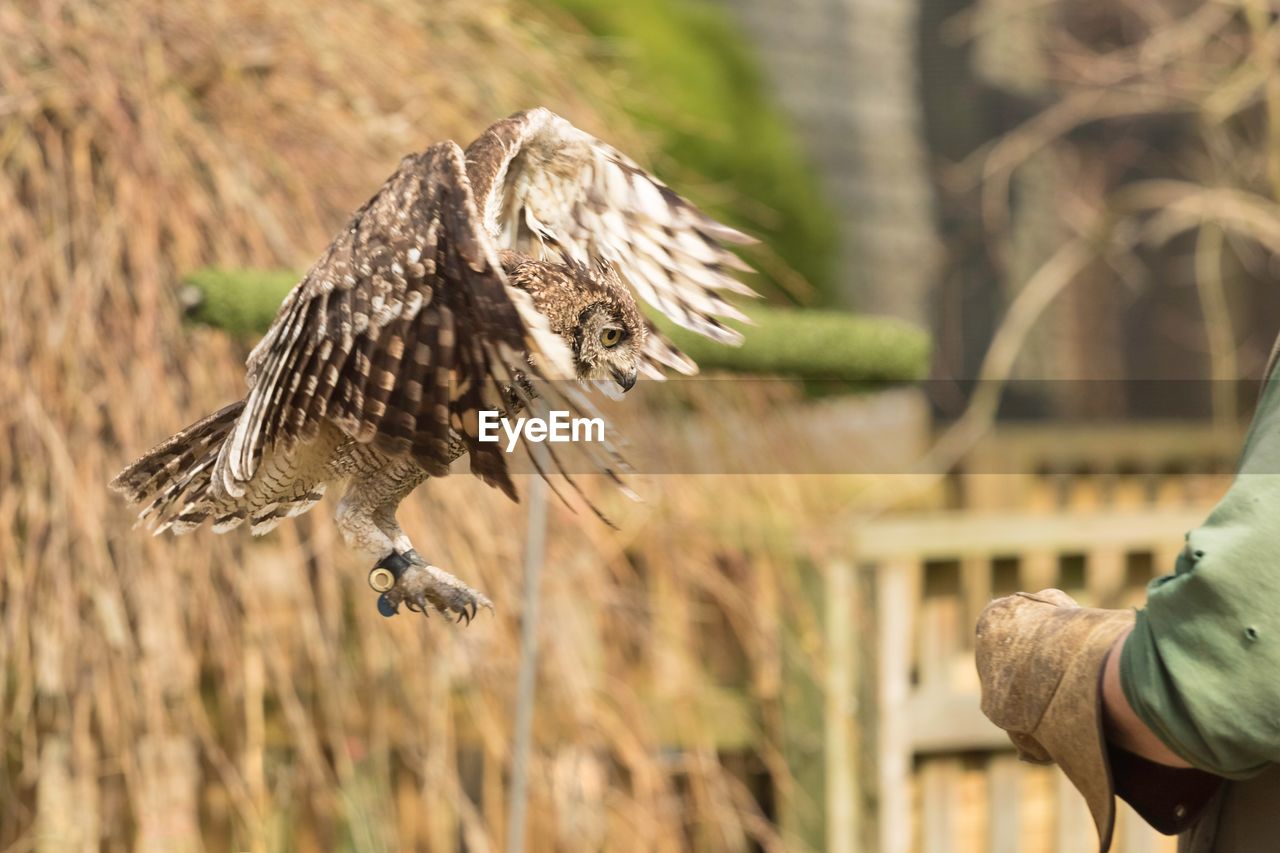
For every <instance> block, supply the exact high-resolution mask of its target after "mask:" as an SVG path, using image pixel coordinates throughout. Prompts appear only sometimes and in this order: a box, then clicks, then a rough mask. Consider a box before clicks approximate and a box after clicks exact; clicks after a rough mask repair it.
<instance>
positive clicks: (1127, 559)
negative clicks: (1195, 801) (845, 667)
mask: <svg viewBox="0 0 1280 853" xmlns="http://www.w3.org/2000/svg"><path fill="white" fill-rule="evenodd" d="M1203 517H1204V511H1203V509H1202V508H1184V509H1139V510H1133V511H1127V512H1114V511H1113V512H1105V513H1103V512H1095V513H1069V514H1061V515H1052V516H1049V515H1041V514H1036V513H990V512H989V513H969V512H964V513H937V514H927V515H920V516H907V517H895V518H888V519H883V520H881V521H879V522H877V523H876V524H874V525H872V526H869V527H867V528H865V529H863V530H862V531H860V533H859V535H858V537H857V544H856V552H857V554H858V556H859V559H860V560H861V561H863V563H864V564H865V565H866V566H867V568H868V570H869V571H871V572H873V573H874V578H875V584H874V588H875V590H876V593H875V594H876V601H875V608H874V609H875V612H876V613H877V615H878V619H877V623H878V624H877V641H878V643H877V645H878V652H877V654H878V664H877V673H876V677H877V708H876V712H877V713H876V716H877V718H878V722H877V737H876V754H877V763H878V773H877V776H878V778H877V785H876V788H877V796H878V810H877V811H878V820H877V826H878V832H877V834H878V838H879V846H880V851H881V853H908V851H913V850H919V851H923V853H970V851H971V852H972V853H978V851H989V853H1013V851H1019V853H1037V851H1044V853H1077V851H1088V850H1090V849H1095V848H1093V847H1092V846H1091V845H1094V844H1096V842H1095V841H1094V839H1093V826H1092V822H1091V820H1090V818H1089V815H1088V812H1087V810H1086V808H1085V805H1084V801H1083V800H1082V799H1081V798H1080V796H1079V795H1078V794H1077V793H1076V792H1075V791H1074V789H1072V788H1071V786H1070V784H1069V783H1068V782H1067V781H1066V778H1065V777H1064V776H1062V774H1061V773H1058V772H1057V771H1056V770H1055V769H1053V768H1040V767H1033V766H1031V765H1025V764H1022V763H1021V762H1019V761H1017V759H1016V758H1015V757H1014V755H1013V752H1012V749H1011V747H1010V745H1009V743H1008V740H1007V739H1006V738H1005V736H1004V734H1003V732H1001V731H1000V730H998V729H997V728H995V727H994V726H993V725H991V723H990V722H988V721H987V720H986V718H985V717H984V716H983V715H982V713H981V711H980V710H979V706H978V683H977V675H976V672H975V670H974V666H973V626H974V624H975V622H976V620H977V616H978V613H979V611H980V610H981V609H982V607H983V606H984V605H985V604H986V603H987V601H989V600H990V599H991V598H992V597H993V596H998V595H1003V594H1007V593H1009V592H1012V591H1014V590H1016V589H1030V590H1036V589H1041V588H1044V587H1048V586H1056V587H1059V588H1061V589H1064V590H1066V591H1067V592H1069V593H1070V594H1072V595H1073V596H1075V597H1076V598H1077V599H1078V600H1079V601H1080V602H1081V603H1083V604H1089V605H1098V606H1104V607H1125V606H1132V605H1135V604H1138V603H1140V602H1141V601H1142V599H1143V590H1144V587H1145V585H1146V582H1147V581H1148V580H1149V579H1150V578H1151V577H1153V576H1155V575H1158V574H1163V573H1166V572H1167V571H1170V570H1171V569H1172V566H1173V563H1174V559H1175V558H1176V555H1177V553H1178V551H1179V550H1180V548H1181V547H1182V543H1183V535H1184V533H1185V532H1186V531H1187V530H1189V529H1191V528H1192V527H1194V526H1196V525H1197V524H1198V523H1199V522H1200V521H1201V520H1202V519H1203ZM1115 849H1116V850H1117V853H1150V852H1151V851H1157V850H1172V849H1173V842H1172V840H1171V839H1163V838H1161V837H1160V836H1158V835H1156V834H1155V833H1154V831H1153V830H1151V829H1149V828H1148V827H1147V826H1146V825H1145V824H1143V823H1142V822H1141V821H1140V820H1138V819H1136V818H1135V817H1134V816H1132V815H1131V814H1129V813H1128V812H1127V809H1123V810H1122V813H1121V816H1120V821H1119V826H1118V828H1117V845H1116V848H1115Z"/></svg>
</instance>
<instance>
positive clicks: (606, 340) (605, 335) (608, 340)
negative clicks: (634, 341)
mask: <svg viewBox="0 0 1280 853" xmlns="http://www.w3.org/2000/svg"><path fill="white" fill-rule="evenodd" d="M623 337H625V335H624V333H623V331H622V330H621V329H605V330H604V331H603V332H601V333H600V343H602V344H604V345H605V346H606V347H616V346H617V345H618V344H620V343H622V339H623Z"/></svg>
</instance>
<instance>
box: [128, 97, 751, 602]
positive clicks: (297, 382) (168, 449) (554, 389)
mask: <svg viewBox="0 0 1280 853" xmlns="http://www.w3.org/2000/svg"><path fill="white" fill-rule="evenodd" d="M749 242H752V241H751V240H750V238H748V237H746V236H745V235H743V234H741V233H739V232H738V231H735V230H733V229H732V228H729V227H727V226H725V225H722V224H720V223H718V222H715V221H714V220H712V219H710V218H708V217H707V216H705V215H704V214H703V213H701V212H700V211H699V210H697V209H696V208H695V207H693V206H692V205H691V204H689V203H688V202H687V201H685V200H684V199H683V198H681V197H680V196H679V195H677V194H676V193H674V192H672V191H671V190H670V189H669V188H667V187H666V186H665V185H663V184H662V183H661V182H660V181H658V180H657V179H656V178H654V177H653V176H651V175H649V174H648V173H647V172H645V171H644V170H643V169H641V168H640V167H639V166H637V165H636V164H635V163H634V162H632V161H631V160H630V159H629V158H627V157H626V156H624V155H623V154H621V153H619V152H618V151H616V150H615V149H613V148H612V147H610V146H608V145H606V144H604V143H602V142H600V141H599V140H597V139H595V138H594V137H592V136H590V135H588V134H586V133H584V132H582V131H580V130H578V129H577V128H575V127H574V126H573V125H571V124H570V123H569V122H567V121H565V120H564V119H562V118H560V117H559V116H557V115H555V114H553V113H551V112H549V111H548V110H546V109H534V110H529V111H527V112H521V113H517V114H515V115H513V116H511V117H510V118H507V119H505V120H503V121H500V122H498V123H497V124H495V125H493V126H492V127H490V128H489V129H488V130H487V131H485V132H484V134H483V135H481V136H480V138H478V139H477V140H476V141H475V142H473V143H472V144H471V146H470V147H469V148H467V150H466V151H465V152H464V151H463V150H462V149H461V148H459V147H458V145H457V144H455V143H453V142H442V143H439V144H437V145H434V146H432V147H431V148H429V149H427V150H426V151H425V152H424V153H421V154H415V155H411V156H409V157H406V158H404V160H402V161H401V163H400V166H399V168H398V169H397V170H396V172H395V174H393V175H392V176H391V178H390V179H389V180H388V181H387V182H386V184H384V185H383V187H382V189H380V190H379V191H378V193H377V194H376V195H374V197H373V198H372V199H370V200H369V201H368V202H367V203H366V204H365V205H364V206H363V207H361V208H360V209H359V210H357V211H356V212H355V214H354V215H353V216H352V218H351V221H350V222H349V223H348V225H347V227H346V228H345V229H344V230H343V231H342V233H341V234H339V235H338V237H337V238H336V239H335V240H334V241H333V242H332V243H331V244H330V246H329V248H328V249H327V250H326V251H325V253H324V255H323V256H322V257H321V258H320V259H319V260H318V261H317V262H316V264H315V265H314V266H313V267H312V268H311V270H310V271H309V272H308V273H307V274H306V276H305V277H304V278H303V279H302V281H300V282H299V283H298V284H297V285H296V286H295V287H294V288H293V290H292V291H291V292H290V293H289V295H288V296H287V297H286V298H285V300H284V303H283V304H282V305H281V306H280V310H279V313H278V314H277V315H276V318H275V320H274V322H273V323H272V325H271V328H270V329H269V330H268V331H267V333H266V335H265V336H264V337H263V339H262V341H261V342H260V343H259V344H258V345H257V346H256V347H255V348H254V349H253V351H252V353H250V355H249V359H248V362H247V377H246V378H247V383H248V386H249V388H248V394H247V396H246V397H245V399H243V400H240V401H238V402H235V403H232V404H231V405H229V406H226V407H225V408H223V409H221V410H220V411H217V412H214V413H213V414H211V415H209V416H208V417H206V418H204V419H203V420H200V421H198V422H196V423H194V424H192V425H191V426H189V427H187V428H186V429H184V430H182V431H181V432H180V433H178V434H177V435H175V436H173V437H172V438H170V439H168V440H167V441H165V442H163V443H162V444H160V445H159V446H157V447H155V448H154V449H152V450H150V451H148V452H147V453H146V454H145V455H144V456H143V457H142V458H141V459H138V460H137V461H136V462H134V463H133V464H131V465H130V466H129V467H127V468H126V469H125V470H124V471H122V472H121V473H120V474H119V475H118V476H117V477H116V478H115V480H113V481H112V484H111V485H112V487H113V488H114V489H116V490H117V491H119V492H121V493H123V494H124V495H125V496H126V497H127V498H128V499H129V500H130V501H133V502H138V503H141V504H143V508H142V510H141V512H140V513H139V519H140V521H145V522H150V523H152V524H154V525H155V526H156V532H157V533H160V532H162V531H164V530H171V531H173V532H174V533H185V532H187V531H190V530H193V529H195V528H196V527H199V526H200V525H201V524H203V523H204V522H205V521H209V522H211V523H212V526H213V529H214V531H215V532H219V533H221V532H223V531H226V530H230V529H231V528H233V527H236V526H238V525H240V524H242V523H247V524H248V525H249V527H250V529H251V530H252V532H253V533H254V534H262V533H266V532H267V531H269V530H271V529H272V528H274V527H275V526H276V524H278V523H279V522H280V520H281V519H283V518H289V517H292V516H295V515H298V514H300V513H303V512H305V511H307V510H308V509H310V508H311V507H312V506H313V505H314V504H315V503H316V502H317V501H318V500H320V498H321V496H322V495H323V494H324V493H325V490H326V488H327V487H328V486H329V485H330V484H331V483H338V482H341V483H344V484H345V491H344V492H343V494H342V498H341V500H340V501H339V503H338V507H337V513H336V519H337V524H338V528H339V529H340V530H341V531H342V535H343V538H344V539H345V540H346V542H347V544H348V545H349V546H351V547H353V548H356V549H358V550H362V551H365V552H367V553H368V554H369V555H371V556H372V557H375V558H376V559H377V562H376V563H375V565H374V567H373V569H372V570H371V571H370V574H369V582H370V585H372V586H373V587H374V589H375V590H377V591H378V592H379V593H381V595H380V597H379V600H378V606H379V610H380V611H381V612H382V613H383V614H384V615H391V614H393V613H395V612H396V611H397V609H398V607H399V605H400V604H401V603H404V604H405V605H406V606H407V607H409V608H410V609H411V610H415V611H421V612H423V613H426V612H427V605H428V604H430V605H431V606H433V607H434V608H435V609H437V610H439V611H440V612H441V613H444V614H446V615H456V616H457V617H458V618H459V619H466V620H467V621H470V620H471V618H472V617H474V616H475V614H476V611H477V608H478V607H480V606H485V607H490V606H491V605H490V604H489V601H488V599H486V598H485V597H484V596H483V595H482V594H480V593H479V592H477V591H475V590H473V589H471V588H469V587H468V586H466V585H465V584H463V583H462V582H461V581H459V580H458V579H457V578H455V577H453V576H452V575H450V574H449V573H447V572H445V571H444V570H442V569H440V568H438V567H436V566H433V565H431V564H430V563H429V562H428V561H426V560H424V559H423V558H422V557H420V556H419V555H418V553H417V552H416V551H415V550H414V548H413V545H412V543H411V542H410V541H409V537H408V536H406V535H405V533H404V531H403V530H401V529H400V526H399V525H398V524H397V523H396V508H397V507H398V505H399V504H400V501H401V500H403V499H404V497H405V496H406V495H408V494H409V493H410V492H411V491H413V489H414V488H416V487H417V486H418V485H419V484H421V483H422V482H423V481H425V480H426V479H427V478H429V477H441V476H444V475H445V474H447V473H448V470H449V466H450V464H451V463H452V462H453V461H454V460H456V459H458V458H459V457H461V456H464V455H465V456H468V457H469V463H470V468H471V472H472V473H473V474H475V475H477V476H478V477H480V478H481V479H483V480H484V481H485V482H487V483H489V484H490V485H492V486H496V487H497V488H500V489H502V490H503V491H504V492H505V493H506V494H507V495H509V496H510V497H511V498H512V499H515V498H516V492H515V487H514V484H513V483H512V480H511V477H510V475H509V471H508V466H507V460H506V455H507V454H506V451H505V449H504V448H503V446H502V445H501V444H497V443H490V442H483V441H481V440H480V437H481V436H480V430H479V413H480V412H482V411H485V410H495V411H499V412H501V413H503V414H505V415H512V416H514V415H515V414H516V413H519V412H521V411H528V412H539V411H543V412H545V411H550V410H553V409H556V410H564V411H569V412H574V413H579V412H584V411H590V403H589V401H587V399H586V398H585V396H584V395H583V394H582V389H583V388H584V387H590V386H592V385H594V386H597V387H599V388H600V389H601V390H604V391H606V392H612V393H611V394H610V396H617V395H620V394H621V392H623V391H626V390H629V389H630V388H631V387H632V386H633V385H634V384H635V382H636V378H637V377H638V376H646V377H651V378H661V376H662V372H661V368H663V367H669V368H673V369H675V370H677V371H680V372H682V373H686V374H692V373H694V372H696V370H697V368H696V366H695V365H694V364H693V362H692V361H690V360H689V359H688V358H686V357H685V356H684V355H683V354H682V353H680V352H679V351H678V350H677V349H676V348H675V347H674V346H673V345H672V344H671V343H670V342H668V341H667V340H666V339H665V338H664V337H663V336H662V335H661V334H660V333H659V332H658V330H657V329H656V328H654V327H653V326H652V325H651V324H650V323H649V321H648V320H647V319H646V318H645V317H644V316H643V315H642V314H641V313H640V311H639V310H638V309H637V307H636V302H635V299H634V297H633V294H632V291H633V290H634V292H635V293H638V294H639V295H640V296H641V297H643V298H644V299H645V301H647V302H648V303H649V304H651V305H652V306H654V307H655V308H657V309H658V310H659V311H661V312H662V313H663V314H664V315H666V316H667V317H669V318H671V319H672V320H673V321H675V322H676V323H678V324H680V325H681V326H684V327H685V328H688V329H692V330H693V331H696V332H700V333H702V334H703V335H706V336H707V337H710V338H713V339H715V340H717V341H721V342H724V343H729V344H736V343H738V342H739V341H740V340H741V336H740V335H739V334H738V332H736V331H734V330H733V329H730V328H728V327H727V326H725V325H724V324H723V323H722V322H721V318H736V319H745V317H743V315H742V314H741V313H740V312H739V311H738V310H737V309H735V308H734V307H733V306H732V305H730V304H729V303H728V302H726V301H725V299H724V298H723V295H724V293H725V292H726V291H728V292H732V293H738V294H742V295H745V296H754V295H755V294H754V293H753V291H752V290H751V289H750V288H749V287H747V286H746V285H744V284H742V283H741V282H740V281H738V280H737V279H736V278H734V277H733V276H731V275H730V274H729V273H728V270H729V269H730V268H736V269H742V270H746V269H748V268H747V267H746V265H745V264H743V263H742V262H741V261H740V260H739V259H738V257H737V256H736V255H734V254H732V253H731V252H729V251H728V250H727V249H725V247H724V245H723V244H724V243H736V244H745V243H749ZM565 380H569V381H565ZM574 380H577V381H574ZM523 449H524V451H525V452H526V453H527V454H528V456H529V458H530V459H531V461H532V463H533V465H534V467H535V468H536V470H537V471H538V472H539V473H540V474H542V475H543V476H544V477H546V476H547V475H548V474H563V475H565V477H564V479H563V480H562V482H568V483H570V484H572V483H573V481H572V478H571V477H569V476H568V472H567V470H566V469H565V467H564V466H565V463H564V461H563V458H562V456H561V455H560V454H558V453H557V452H556V451H554V450H553V449H551V447H550V446H549V445H547V444H536V445H535V444H533V443H529V442H525V443H524V448H523ZM582 452H585V453H587V454H588V455H589V457H590V460H589V461H590V464H591V466H592V467H591V469H589V470H597V471H600V472H603V473H608V474H612V475H614V476H615V477H616V472H617V470H618V463H619V461H620V460H618V459H617V457H616V456H615V455H614V454H613V452H612V450H611V449H610V448H609V447H608V446H603V445H600V446H591V447H586V448H585V449H584V450H583V451H582ZM575 488H576V486H575Z"/></svg>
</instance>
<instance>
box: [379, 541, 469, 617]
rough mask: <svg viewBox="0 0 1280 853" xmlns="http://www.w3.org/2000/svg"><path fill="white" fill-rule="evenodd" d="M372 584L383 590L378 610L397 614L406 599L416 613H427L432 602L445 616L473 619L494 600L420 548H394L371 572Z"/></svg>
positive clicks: (392, 614) (388, 614) (409, 606)
mask: <svg viewBox="0 0 1280 853" xmlns="http://www.w3.org/2000/svg"><path fill="white" fill-rule="evenodd" d="M369 586H371V587H373V588H374V589H375V590H377V591H378V592H380V593H382V594H381V595H379V596H378V612H379V613H381V614H382V615H383V616H394V615H396V613H398V612H399V610H400V605H401V603H403V604H404V605H405V606H406V607H408V608H409V609H410V610H412V611H414V612H415V613H422V614H423V615H424V616H425V615H426V614H427V606H428V605H430V606H432V607H434V608H435V609H436V610H438V611H440V612H441V613H443V614H444V615H445V616H449V617H451V618H452V617H455V616H456V617H457V621H459V622H463V621H465V622H468V623H470V622H471V620H472V619H474V618H475V616H476V613H477V612H478V611H479V609H480V608H481V607H487V608H489V610H493V603H492V602H491V601H489V599H488V598H486V597H485V595H484V594H483V593H480V592H477V591H476V590H474V589H472V588H471V587H469V586H467V585H466V584H464V583H463V582H462V581H460V580H458V579H457V578H455V577H454V576H453V575H451V574H449V573H448V572H446V571H445V570H444V569H440V568H437V567H436V566H432V565H430V564H428V563H427V561H426V560H424V559H422V557H420V556H418V552H417V551H407V552H405V553H404V554H397V553H395V552H394V551H393V552H392V553H391V554H389V555H388V556H387V557H385V558H384V559H383V560H382V561H381V562H379V563H378V564H377V565H376V566H374V567H373V569H372V570H371V571H370V572H369Z"/></svg>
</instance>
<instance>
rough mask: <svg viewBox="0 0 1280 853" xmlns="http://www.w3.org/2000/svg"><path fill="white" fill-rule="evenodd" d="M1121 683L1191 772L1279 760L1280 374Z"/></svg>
mask: <svg viewBox="0 0 1280 853" xmlns="http://www.w3.org/2000/svg"><path fill="white" fill-rule="evenodd" d="M1120 676H1121V681H1122V683H1123V685H1124V692H1125V696H1126V697H1127V698H1128V700H1129V704H1131V705H1132V706H1133V709H1134V711H1135V712H1136V713H1137V714H1138V716H1139V717H1141V718H1142V720H1143V721H1144V722H1145V723H1146V724H1147V725H1148V726H1149V727H1150V728H1151V729H1152V730H1153V731H1154V732H1155V733H1156V734H1158V735H1159V736H1160V738H1161V739H1162V740H1163V741H1164V742H1165V743H1166V744H1168V746H1169V747H1170V748H1171V749H1172V750H1173V751H1174V752H1176V753H1178V754H1179V755H1181V756H1182V757H1183V758H1184V759H1185V760H1186V761H1188V762H1190V763H1191V764H1192V765H1194V766H1196V767H1199V768H1201V769H1203V770H1208V771H1210V772H1212V773H1216V774H1218V775H1220V776H1226V777H1228V778H1230V779H1245V778H1249V777H1252V776H1255V775H1257V774H1259V773H1261V772H1263V771H1264V770H1266V769H1267V768H1268V767H1269V766H1270V765H1272V764H1275V763H1280V377H1278V376H1274V375H1273V376H1271V377H1270V378H1269V379H1268V381H1267V383H1266V386H1265V388H1264V389H1263V395H1262V399H1261V400H1260V401H1259V403H1258V410H1257V413H1256V414H1255V416H1254V419H1253V425H1252V426H1251V428H1250V430H1249V436H1248V438H1247V439H1246V441H1245V447H1244V453H1243V456H1242V458H1241V461H1240V468H1239V473H1238V474H1237V476H1236V479H1235V481H1234V483H1233V484H1232V486H1231V489H1230V491H1228V492H1227V494H1226V496H1225V497H1223V499H1222V500H1221V502H1219V503H1218V505H1217V506H1216V507H1215V508H1214V510H1213V512H1212V513H1211V514H1210V515H1209V517H1208V519H1206V520H1205V522H1204V524H1202V525H1201V526H1200V527H1197V528H1196V529H1195V530H1192V531H1191V532H1190V533H1188V534H1187V544H1186V547H1185V548H1184V549H1183V551H1182V554H1181V555H1180V556H1179V557H1178V561H1177V565H1176V568H1175V573H1174V574H1172V575H1168V576H1166V577H1162V578H1158V579H1156V580H1154V581H1152V582H1151V585H1150V586H1149V587H1148V589H1147V606H1146V608H1145V609H1143V610H1140V611H1139V612H1138V618H1137V625H1136V626H1135V628H1134V631H1133V634H1132V635H1131V636H1130V638H1129V639H1128V640H1127V641H1126V643H1125V646H1124V652H1123V654H1122V655H1121V658H1120ZM1277 844H1278V845H1280V842H1277ZM1277 849H1280V846H1278V847H1277Z"/></svg>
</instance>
